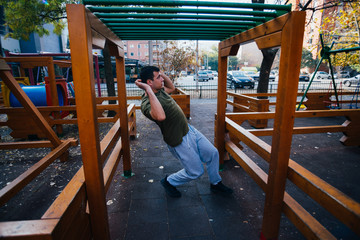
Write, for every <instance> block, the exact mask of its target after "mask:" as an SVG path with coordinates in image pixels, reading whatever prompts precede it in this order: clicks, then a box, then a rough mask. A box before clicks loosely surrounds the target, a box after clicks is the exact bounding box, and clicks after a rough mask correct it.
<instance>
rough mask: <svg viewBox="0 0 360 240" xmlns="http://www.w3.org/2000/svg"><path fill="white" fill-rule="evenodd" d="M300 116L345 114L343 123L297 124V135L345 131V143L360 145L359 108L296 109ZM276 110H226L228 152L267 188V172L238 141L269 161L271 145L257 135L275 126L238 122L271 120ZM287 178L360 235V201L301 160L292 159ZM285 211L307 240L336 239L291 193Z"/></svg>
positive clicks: (295, 129)
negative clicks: (255, 126)
mask: <svg viewBox="0 0 360 240" xmlns="http://www.w3.org/2000/svg"><path fill="white" fill-rule="evenodd" d="M295 115H296V117H297V118H300V117H302V118H309V117H332V116H345V117H346V118H347V119H348V120H346V122H345V123H344V124H343V125H335V126H321V127H295V128H294V134H307V133H322V132H344V133H345V134H346V137H345V138H342V139H341V141H342V142H343V143H344V144H345V145H360V139H359V136H360V110H332V111H303V112H296V114H295ZM274 116H275V113H269V112H258V113H227V114H226V120H225V124H226V130H227V131H228V132H229V134H230V135H231V136H234V137H233V138H231V140H228V141H227V142H226V144H225V148H226V151H228V152H229V153H230V154H231V156H232V157H233V158H234V159H235V160H236V161H237V162H238V163H239V164H240V165H241V166H242V168H243V169H244V170H245V171H246V172H247V173H248V174H249V175H250V176H251V177H252V178H253V179H254V180H255V182H256V183H257V184H258V185H259V186H260V187H261V188H262V189H263V190H264V191H265V190H266V188H267V178H268V175H267V174H266V173H265V172H264V171H263V170H262V169H261V168H260V167H259V166H258V165H257V164H256V163H255V162H254V161H253V160H252V159H251V158H250V157H249V156H247V155H246V154H245V153H244V152H243V151H241V149H240V148H239V141H241V142H242V143H244V144H246V145H247V146H248V147H250V148H251V149H252V150H253V151H254V152H256V153H257V154H258V155H259V156H261V157H262V158H263V159H264V160H265V161H267V162H270V155H271V146H270V145H268V144H267V143H265V142H264V141H262V140H261V139H259V138H258V137H257V136H264V135H271V134H272V129H271V128H269V129H252V130H247V129H245V128H243V127H241V126H240V125H239V123H242V122H243V121H245V120H247V119H270V118H274ZM287 172H288V174H287V176H288V179H289V180H290V181H292V182H293V183H294V184H295V185H296V186H298V187H299V188H300V189H301V190H302V191H303V192H305V193H306V194H307V195H308V196H309V197H311V198H312V199H313V200H315V201H316V202H318V203H319V204H320V205H321V206H322V207H323V208H324V209H326V210H327V211H328V212H330V213H331V214H333V215H334V216H335V217H336V218H337V219H338V220H339V221H341V222H343V223H344V224H345V225H346V226H348V227H349V228H350V229H351V230H352V231H353V232H355V233H356V234H357V235H359V236H360V228H359V226H360V204H359V203H358V202H356V201H354V200H353V199H351V198H350V197H348V196H347V195H345V194H344V193H342V192H341V191H339V190H338V189H336V188H335V187H333V186H331V185H330V184H328V183H327V182H325V181H324V180H322V179H320V178H319V177H317V176H316V175H314V174H313V173H311V172H310V171H308V170H306V169H305V168H303V167H302V166H300V165H299V164H298V163H296V162H294V161H293V160H291V159H289V165H288V170H287ZM283 201H284V202H283V203H284V206H283V212H284V214H285V215H286V216H287V217H288V218H289V219H290V220H291V221H292V222H293V224H294V225H295V226H296V227H297V228H298V229H299V230H300V231H301V232H302V234H304V236H305V237H306V238H308V239H336V238H335V237H334V236H333V235H332V234H331V233H330V232H329V231H328V230H327V229H326V228H325V227H324V226H322V225H321V224H320V223H319V222H318V221H317V220H316V219H315V218H314V217H313V216H312V215H311V214H310V213H308V212H307V211H306V210H305V209H304V208H303V207H302V206H301V205H300V204H299V203H298V202H296V201H295V200H294V199H293V198H292V197H291V196H290V195H289V194H288V193H286V192H285V195H284V200H283Z"/></svg>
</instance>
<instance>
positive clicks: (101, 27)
mask: <svg viewBox="0 0 360 240" xmlns="http://www.w3.org/2000/svg"><path fill="white" fill-rule="evenodd" d="M86 15H87V20H88V23H89V24H90V25H91V28H92V29H93V30H94V31H95V32H97V33H98V34H100V35H102V36H103V37H105V38H106V39H108V40H110V41H111V42H112V43H113V44H115V45H117V46H119V47H120V48H122V49H124V43H123V42H122V41H121V39H119V38H118V36H116V35H115V33H113V32H112V31H111V30H110V29H109V28H108V27H107V26H106V25H105V24H104V23H103V22H101V21H100V19H98V18H97V17H96V16H95V15H94V14H93V13H92V12H91V11H90V10H89V9H87V8H86Z"/></svg>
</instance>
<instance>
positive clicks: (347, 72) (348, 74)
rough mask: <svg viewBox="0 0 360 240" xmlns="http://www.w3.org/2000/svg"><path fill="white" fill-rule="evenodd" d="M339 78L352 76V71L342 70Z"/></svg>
mask: <svg viewBox="0 0 360 240" xmlns="http://www.w3.org/2000/svg"><path fill="white" fill-rule="evenodd" d="M338 77H339V78H349V77H350V72H349V71H341V72H339V74H338Z"/></svg>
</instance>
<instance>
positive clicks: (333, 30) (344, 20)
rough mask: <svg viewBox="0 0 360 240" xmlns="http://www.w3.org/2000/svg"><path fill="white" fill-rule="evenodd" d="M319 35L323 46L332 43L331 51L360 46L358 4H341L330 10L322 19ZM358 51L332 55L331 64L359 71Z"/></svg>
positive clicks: (359, 4) (356, 2)
mask: <svg viewBox="0 0 360 240" xmlns="http://www.w3.org/2000/svg"><path fill="white" fill-rule="evenodd" d="M320 31H321V33H322V34H323V36H324V42H325V45H327V46H330V45H331V43H332V42H333V41H334V43H335V44H334V46H333V48H332V50H336V49H347V48H353V47H359V46H360V2H359V1H354V2H342V3H341V4H339V5H338V7H336V8H333V9H331V11H329V14H328V15H327V17H326V18H324V19H323V24H322V26H321V30H320ZM359 53H360V51H359V50H358V51H351V52H342V53H337V54H336V55H332V61H331V63H332V64H333V65H334V66H338V67H341V68H344V67H346V66H350V67H351V68H352V69H356V70H357V71H360V64H359V58H360V54H359Z"/></svg>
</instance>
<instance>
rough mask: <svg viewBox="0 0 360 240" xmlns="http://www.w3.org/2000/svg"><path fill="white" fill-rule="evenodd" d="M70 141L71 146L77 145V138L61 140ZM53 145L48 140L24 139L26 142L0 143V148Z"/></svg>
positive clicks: (45, 146)
mask: <svg viewBox="0 0 360 240" xmlns="http://www.w3.org/2000/svg"><path fill="white" fill-rule="evenodd" d="M65 141H70V144H71V146H77V145H78V140H77V139H74V138H69V139H67V140H61V142H62V143H64V142H65ZM52 147H53V145H52V144H51V142H50V141H26V142H3V143H0V149H1V150H4V149H23V148H52Z"/></svg>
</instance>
